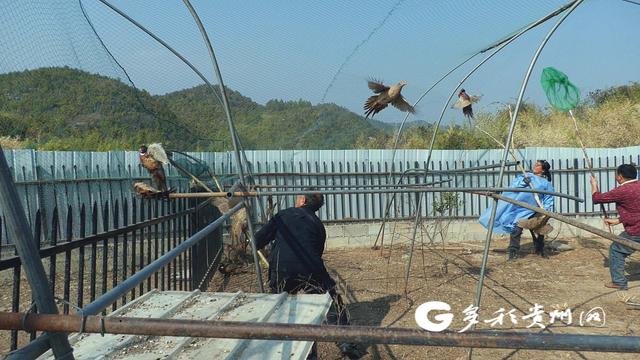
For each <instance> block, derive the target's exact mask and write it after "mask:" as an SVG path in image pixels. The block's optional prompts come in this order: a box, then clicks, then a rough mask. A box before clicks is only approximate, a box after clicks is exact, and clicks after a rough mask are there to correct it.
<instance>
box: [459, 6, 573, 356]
mask: <svg viewBox="0 0 640 360" xmlns="http://www.w3.org/2000/svg"><path fill="white" fill-rule="evenodd" d="M583 1H584V0H577V1H576V2H575V3H574V4H573V5H572V6H571V8H569V9H568V10H567V12H566V13H565V14H564V15H562V17H561V18H560V19H558V22H557V23H556V24H555V25H554V26H553V27H552V28H551V29H550V30H549V32H548V33H547V35H546V36H545V37H544V39H543V40H542V42H541V43H540V45H539V46H538V49H537V50H536V52H535V53H534V54H533V58H532V59H531V63H530V64H529V69H527V73H526V74H525V76H524V79H523V80H522V86H521V87H520V94H518V100H517V102H516V107H515V110H514V111H513V116H512V118H511V125H510V127H509V134H508V135H507V140H506V142H505V148H504V151H503V153H502V163H503V164H504V163H505V162H506V160H507V156H508V154H509V148H510V146H511V139H512V138H513V131H514V129H515V126H516V119H517V118H518V113H519V111H520V105H521V104H522V99H523V98H524V92H525V90H526V88H527V84H528V83H529V78H530V77H531V73H532V72H533V67H534V66H535V64H536V62H537V61H538V58H539V57H540V54H541V53H542V49H544V47H545V45H546V44H547V42H548V41H549V39H550V38H551V36H552V35H553V34H554V33H555V32H556V30H557V29H558V27H560V25H561V24H562V23H563V22H564V20H565V19H566V18H567V17H568V16H569V15H570V14H571V13H572V12H573V10H575V9H576V7H578V6H579V5H580V4H581V3H582V2H583ZM503 177H504V166H501V167H500V174H499V175H498V182H497V184H502V179H503ZM497 205H498V199H496V198H494V200H493V206H492V207H491V217H490V219H489V225H488V228H487V237H486V238H485V244H484V253H483V255H482V265H481V267H480V279H479V280H478V287H477V289H476V301H475V306H476V307H478V308H479V307H480V300H481V299H482V287H483V285H484V274H485V272H486V269H487V259H488V257H489V245H490V244H491V234H492V233H493V223H494V221H495V218H496V208H497ZM469 356H471V352H469Z"/></svg>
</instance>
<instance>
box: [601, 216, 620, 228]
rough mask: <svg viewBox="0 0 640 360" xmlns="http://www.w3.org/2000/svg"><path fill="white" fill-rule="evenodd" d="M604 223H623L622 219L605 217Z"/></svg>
mask: <svg viewBox="0 0 640 360" xmlns="http://www.w3.org/2000/svg"><path fill="white" fill-rule="evenodd" d="M604 223H605V224H607V225H609V226H611V225H618V224H620V223H621V221H620V219H609V218H608V219H604Z"/></svg>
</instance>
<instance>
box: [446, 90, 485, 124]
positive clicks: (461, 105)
mask: <svg viewBox="0 0 640 360" xmlns="http://www.w3.org/2000/svg"><path fill="white" fill-rule="evenodd" d="M478 100H480V96H469V95H467V92H466V91H464V89H461V90H460V93H459V94H458V101H456V103H455V104H453V106H452V107H453V108H454V109H462V114H463V115H464V116H466V117H467V118H468V119H473V108H472V107H471V105H472V104H473V103H475V102H477V101H478Z"/></svg>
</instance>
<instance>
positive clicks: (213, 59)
mask: <svg viewBox="0 0 640 360" xmlns="http://www.w3.org/2000/svg"><path fill="white" fill-rule="evenodd" d="M183 2H184V4H185V6H186V7H187V9H189V12H190V13H191V16H193V20H194V21H195V22H196V25H197V26H198V29H199V30H200V33H201V34H202V37H203V38H204V42H205V44H206V45H207V49H208V50H209V56H210V57H211V63H212V64H213V69H214V71H215V74H216V77H217V78H218V84H219V86H220V93H221V94H222V102H223V104H224V112H225V114H226V115H227V123H228V125H229V133H230V135H231V142H232V144H233V150H234V154H235V158H236V164H237V166H238V174H239V175H240V184H241V185H243V186H244V185H246V183H247V180H246V178H245V175H244V169H243V168H244V166H243V164H242V159H241V156H240V144H239V139H238V135H237V133H236V129H235V125H234V124H233V119H232V117H231V107H230V106H229V99H228V98H227V92H226V90H225V88H224V82H223V81H222V74H221V73H220V67H219V66H218V61H217V60H216V54H215V52H214V51H213V46H212V45H211V41H210V40H209V36H208V35H207V31H206V30H205V28H204V25H202V21H200V17H199V16H198V13H197V12H196V10H195V9H194V8H193V6H192V5H191V2H189V0H183ZM243 202H244V205H245V211H246V212H247V228H248V232H249V234H248V236H249V240H250V243H251V253H252V254H253V263H254V264H255V268H256V281H257V282H258V289H260V292H264V285H263V283H262V270H261V269H260V261H259V259H258V249H257V248H256V240H255V238H254V236H253V234H254V229H253V221H252V219H253V217H252V216H251V207H250V204H249V200H247V199H246V198H244V199H243Z"/></svg>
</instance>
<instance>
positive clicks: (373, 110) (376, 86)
mask: <svg viewBox="0 0 640 360" xmlns="http://www.w3.org/2000/svg"><path fill="white" fill-rule="evenodd" d="M368 85H369V89H371V90H372V91H373V92H374V93H376V94H377V95H372V96H370V97H369V98H368V99H367V101H366V102H365V103H364V110H365V119H366V118H368V117H369V115H371V117H373V116H374V115H375V114H377V113H379V112H380V111H381V110H383V109H384V108H386V107H387V105H389V104H391V105H393V106H395V107H396V108H398V109H399V110H400V111H408V112H410V113H412V114H415V112H416V110H415V109H414V108H413V106H411V105H409V103H408V102H407V101H406V100H405V99H404V98H403V97H402V94H400V91H402V87H403V86H405V85H407V82H406V81H404V80H402V81H400V82H399V83H398V84H396V85H393V86H391V87H389V86H385V85H383V84H382V83H381V82H378V81H376V80H369V81H368Z"/></svg>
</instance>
